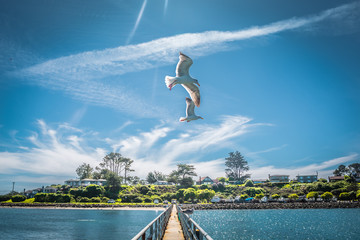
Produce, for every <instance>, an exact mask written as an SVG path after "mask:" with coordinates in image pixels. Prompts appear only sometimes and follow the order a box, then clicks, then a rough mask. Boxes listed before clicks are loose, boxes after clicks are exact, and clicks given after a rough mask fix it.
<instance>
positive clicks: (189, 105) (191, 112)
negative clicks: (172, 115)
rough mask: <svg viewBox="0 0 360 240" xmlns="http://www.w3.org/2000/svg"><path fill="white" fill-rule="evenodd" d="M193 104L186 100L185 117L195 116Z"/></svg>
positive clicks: (188, 99)
mask: <svg viewBox="0 0 360 240" xmlns="http://www.w3.org/2000/svg"><path fill="white" fill-rule="evenodd" d="M194 108H195V105H194V102H193V101H192V100H191V99H190V98H188V97H187V98H186V117H189V116H192V115H195V113H194Z"/></svg>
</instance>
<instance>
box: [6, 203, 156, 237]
mask: <svg viewBox="0 0 360 240" xmlns="http://www.w3.org/2000/svg"><path fill="white" fill-rule="evenodd" d="M161 212H162V211H151V210H83V209H33V208H31V209H20V208H15V209H9V208H0V239H39V240H40V239H46V240H48V239H79V240H80V239H117V240H118V239H120V240H121V239H126V240H127V239H131V238H132V237H134V236H135V235H136V234H137V233H138V232H140V230H141V229H143V228H144V227H145V226H146V225H148V224H149V223H150V222H151V221H152V220H153V219H155V218H156V217H157V216H158V215H159V214H160V213H161Z"/></svg>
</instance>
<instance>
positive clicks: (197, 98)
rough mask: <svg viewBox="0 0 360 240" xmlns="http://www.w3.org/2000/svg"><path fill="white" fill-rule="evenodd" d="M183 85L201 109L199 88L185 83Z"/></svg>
mask: <svg viewBox="0 0 360 240" xmlns="http://www.w3.org/2000/svg"><path fill="white" fill-rule="evenodd" d="M181 85H182V86H183V87H184V88H185V89H186V91H187V92H188V93H189V94H190V97H191V99H192V100H193V101H194V103H195V105H196V106H197V107H200V91H199V88H198V87H197V86H196V85H195V84H193V83H183V84H181Z"/></svg>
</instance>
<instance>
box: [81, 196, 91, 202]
mask: <svg viewBox="0 0 360 240" xmlns="http://www.w3.org/2000/svg"><path fill="white" fill-rule="evenodd" d="M78 202H90V199H89V198H87V197H79V198H78Z"/></svg>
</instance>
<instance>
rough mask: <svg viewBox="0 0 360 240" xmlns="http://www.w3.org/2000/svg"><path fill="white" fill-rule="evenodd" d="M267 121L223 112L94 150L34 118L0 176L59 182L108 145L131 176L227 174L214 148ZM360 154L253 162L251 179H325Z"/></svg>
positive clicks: (75, 133)
mask: <svg viewBox="0 0 360 240" xmlns="http://www.w3.org/2000/svg"><path fill="white" fill-rule="evenodd" d="M268 125H269V124H261V123H252V120H251V119H249V118H246V117H242V116H222V117H221V118H220V122H219V123H218V124H213V125H193V127H192V128H191V127H189V128H186V129H185V130H184V128H181V127H179V126H181V125H176V124H174V125H172V126H169V125H168V124H166V125H161V126H156V127H154V128H153V129H151V130H149V131H143V132H139V133H137V134H136V135H132V136H128V137H126V138H122V139H120V140H119V139H118V140H117V139H110V138H107V139H105V142H106V143H107V144H108V147H105V148H98V147H94V146H95V145H97V144H96V143H93V142H92V143H91V142H90V141H91V139H87V141H85V137H86V136H88V133H86V132H84V131H82V130H79V129H76V128H74V129H72V128H71V126H68V124H60V125H59V126H57V128H53V127H51V126H49V124H47V123H46V122H45V121H44V120H38V126H39V129H40V130H39V133H37V132H34V134H33V135H32V136H31V137H29V138H28V140H29V142H28V144H27V145H28V146H27V147H22V148H21V149H19V148H18V149H17V151H16V152H8V151H6V152H0V166H1V168H0V175H2V176H1V178H2V179H4V178H5V177H4V176H6V175H9V176H10V175H11V176H12V177H13V176H15V177H16V179H17V180H16V181H20V180H21V181H25V180H26V179H28V180H29V181H33V183H41V181H43V182H42V183H43V184H47V183H49V182H51V181H55V180H56V182H53V183H62V181H64V180H66V179H67V178H69V177H75V176H76V174H75V169H76V168H77V167H78V166H79V165H81V164H82V163H83V162H86V163H89V164H90V165H91V166H92V167H95V166H97V165H98V164H99V163H100V162H101V161H102V158H103V157H104V156H105V155H106V154H107V153H108V152H110V149H112V150H113V151H114V150H115V151H118V152H120V153H121V154H122V155H123V156H126V157H130V158H131V159H133V160H134V163H133V166H132V167H133V169H135V173H134V175H137V176H139V177H142V178H144V177H146V175H147V173H148V172H150V171H154V170H157V171H161V172H163V173H165V174H169V173H170V172H171V171H172V170H174V169H176V165H177V164H178V163H186V164H193V165H195V167H196V172H197V173H198V175H199V176H210V177H213V178H215V177H220V176H224V175H225V171H224V169H225V165H224V159H212V158H211V156H212V155H213V154H214V153H216V152H217V151H221V150H224V149H229V146H232V145H233V144H234V143H236V142H237V141H238V140H240V139H241V138H243V137H245V136H247V135H248V134H250V133H251V132H252V131H257V130H258V129H259V128H262V127H264V126H268ZM62 126H68V127H66V128H64V127H62ZM91 136H92V137H94V136H93V135H91ZM95 136H96V135H95ZM96 137H97V138H98V139H96V140H95V141H102V143H104V140H103V139H101V137H100V136H96ZM19 150H20V151H19ZM271 150H280V148H269V149H267V150H266V151H265V152H267V151H271ZM263 152H264V151H263ZM358 156H359V155H358V154H356V153H354V154H349V155H347V156H343V157H339V158H334V159H331V160H324V161H322V162H318V161H317V163H314V164H310V165H305V166H297V165H294V167H287V168H282V167H281V166H280V167H279V166H273V165H270V164H269V161H266V162H265V163H264V164H262V165H261V166H251V170H250V172H249V173H251V174H252V178H267V176H268V174H288V175H291V177H295V176H296V175H297V174H314V173H315V172H316V171H318V172H319V176H320V177H327V176H328V175H331V172H332V171H333V169H335V168H336V167H337V166H338V165H340V164H345V163H348V162H351V161H355V160H356V159H357V158H358ZM35 178H36V179H38V180H36V179H35ZM19 179H20V180H19ZM3 182H4V181H3Z"/></svg>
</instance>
